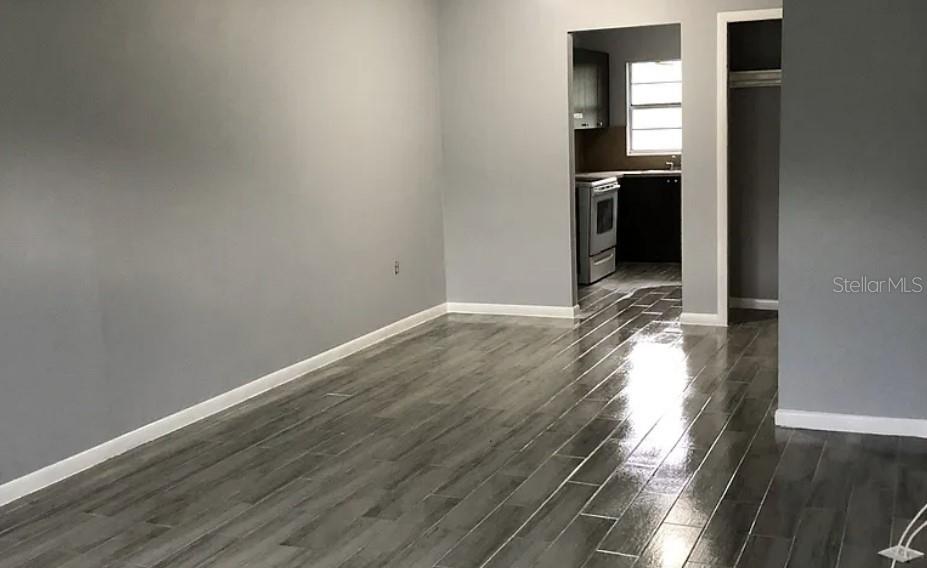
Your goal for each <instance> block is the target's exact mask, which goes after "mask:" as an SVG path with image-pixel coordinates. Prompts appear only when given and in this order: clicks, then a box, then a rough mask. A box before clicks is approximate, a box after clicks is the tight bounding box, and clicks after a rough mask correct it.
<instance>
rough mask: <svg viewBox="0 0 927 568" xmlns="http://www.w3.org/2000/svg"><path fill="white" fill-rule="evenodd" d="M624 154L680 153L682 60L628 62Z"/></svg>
mask: <svg viewBox="0 0 927 568" xmlns="http://www.w3.org/2000/svg"><path fill="white" fill-rule="evenodd" d="M627 74H628V95H629V96H628V128H627V135H628V141H627V147H628V155H629V156H632V155H648V154H649V155H668V154H681V153H682V61H678V60H677V61H641V62H637V63H628V69H627Z"/></svg>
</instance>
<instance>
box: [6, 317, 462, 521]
mask: <svg viewBox="0 0 927 568" xmlns="http://www.w3.org/2000/svg"><path fill="white" fill-rule="evenodd" d="M445 313H447V308H446V306H445V305H444V304H441V305H439V306H435V307H433V308H429V309H427V310H424V311H422V312H419V313H417V314H413V315H411V316H409V317H407V318H404V319H401V320H399V321H397V322H395V323H392V324H389V325H387V326H385V327H382V328H380V329H377V330H375V331H372V332H370V333H368V334H366V335H363V336H361V337H358V338H357V339H353V340H351V341H348V342H347V343H343V344H341V345H339V346H337V347H333V348H331V349H329V350H328V351H324V352H322V353H319V354H318V355H314V356H312V357H310V358H308V359H306V360H304V361H300V362H299V363H296V364H294V365H290V366H289V367H286V368H285V369H280V370H279V371H275V372H273V373H271V374H269V375H266V376H264V377H261V378H259V379H257V380H255V381H252V382H250V383H247V384H245V385H242V386H240V387H238V388H235V389H233V390H230V391H228V392H225V393H222V394H220V395H218V396H216V397H214V398H211V399H209V400H206V401H204V402H201V403H199V404H195V405H193V406H191V407H189V408H186V409H184V410H181V411H179V412H176V413H174V414H171V415H170V416H166V417H164V418H162V419H160V420H157V421H155V422H152V423H150V424H147V425H145V426H142V427H141V428H139V429H137V430H133V431H131V432H128V433H126V434H123V435H122V436H119V437H118V438H114V439H112V440H109V441H108V442H104V443H102V444H100V445H98V446H95V447H93V448H90V449H89V450H86V451H84V452H81V453H79V454H77V455H74V456H71V457H69V458H66V459H64V460H62V461H60V462H57V463H54V464H52V465H49V466H47V467H44V468H42V469H40V470H38V471H35V472H32V473H30V474H28V475H25V476H23V477H20V478H18V479H14V480H13V481H9V482H7V483H5V484H3V485H0V506H2V505H5V504H7V503H10V502H12V501H15V500H17V499H20V498H22V497H24V496H26V495H28V494H30V493H33V492H35V491H38V490H39V489H42V488H44V487H47V486H49V485H52V484H53V483H57V482H59V481H62V480H63V479H66V478H68V477H70V476H72V475H74V474H76V473H79V472H81V471H83V470H85V469H88V468H90V467H93V466H95V465H97V464H99V463H102V462H104V461H106V460H108V459H111V458H114V457H116V456H118V455H120V454H123V453H125V452H127V451H129V450H131V449H133V448H136V447H138V446H140V445H142V444H146V443H148V442H150V441H152V440H155V439H157V438H160V437H162V436H164V435H166V434H170V433H171V432H173V431H175V430H178V429H180V428H183V427H184V426H189V425H190V424H193V423H194V422H198V421H200V420H202V419H204V418H207V417H209V416H211V415H213V414H216V413H218V412H221V411H223V410H225V409H227V408H230V407H232V406H235V405H236V404H239V403H241V402H244V401H246V400H248V399H249V398H252V397H255V396H257V395H259V394H261V393H263V392H266V391H268V390H270V389H273V388H275V387H278V386H280V385H283V384H285V383H288V382H290V381H292V380H294V379H298V378H299V377H302V376H303V375H305V374H306V373H310V372H312V371H314V370H316V369H319V368H321V367H325V366H327V365H330V364H332V363H334V362H336V361H338V360H340V359H343V358H345V357H347V356H348V355H352V354H354V353H357V352H358V351H360V350H362V349H366V348H367V347H370V346H372V345H375V344H377V343H379V342H381V341H383V340H385V339H388V338H390V337H392V336H394V335H396V334H399V333H402V332H404V331H408V330H410V329H412V328H414V327H417V326H419V325H421V324H423V323H425V322H428V321H430V320H433V319H435V318H437V317H440V316H442V315H444V314H445Z"/></svg>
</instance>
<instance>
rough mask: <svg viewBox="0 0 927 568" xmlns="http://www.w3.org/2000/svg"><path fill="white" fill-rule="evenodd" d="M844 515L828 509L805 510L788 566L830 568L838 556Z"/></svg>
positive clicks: (791, 567)
mask: <svg viewBox="0 0 927 568" xmlns="http://www.w3.org/2000/svg"><path fill="white" fill-rule="evenodd" d="M844 519H845V514H844V513H843V512H840V511H830V510H827V509H805V511H804V512H803V513H802V515H801V521H800V522H801V530H800V531H799V532H798V534H797V535H796V537H795V543H794V544H793V545H792V553H791V555H790V556H789V562H788V566H789V567H790V568H799V567H802V568H804V567H807V566H817V567H820V568H833V567H834V566H836V565H837V557H838V554H839V553H840V540H841V537H842V536H843V524H844Z"/></svg>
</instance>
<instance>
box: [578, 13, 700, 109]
mask: <svg viewBox="0 0 927 568" xmlns="http://www.w3.org/2000/svg"><path fill="white" fill-rule="evenodd" d="M573 46H574V47H581V48H584V49H592V50H595V51H604V52H605V53H607V54H608V55H609V58H608V67H609V99H610V100H609V109H610V114H611V125H612V126H624V125H625V124H627V122H628V111H627V103H626V102H625V101H626V100H627V93H626V91H627V87H628V84H627V83H628V79H627V70H628V67H627V65H628V63H634V62H638V61H665V60H670V59H679V57H680V54H681V53H682V37H681V35H680V33H679V25H671V26H644V27H639V28H621V29H613V30H595V31H589V32H583V33H578V34H575V35H574V36H573Z"/></svg>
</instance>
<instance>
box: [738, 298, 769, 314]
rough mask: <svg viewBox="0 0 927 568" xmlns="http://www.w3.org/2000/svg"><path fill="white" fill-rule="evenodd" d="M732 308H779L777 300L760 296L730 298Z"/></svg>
mask: <svg viewBox="0 0 927 568" xmlns="http://www.w3.org/2000/svg"><path fill="white" fill-rule="evenodd" d="M730 305H731V307H732V308H744V309H747V310H771V311H778V310H779V300H762V299H760V298H731V303H730Z"/></svg>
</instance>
